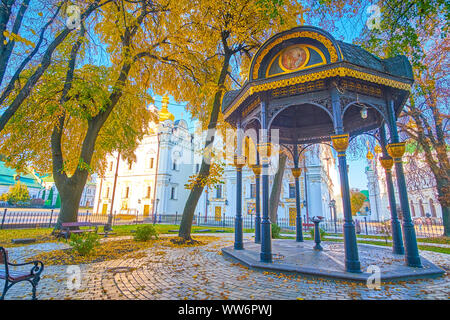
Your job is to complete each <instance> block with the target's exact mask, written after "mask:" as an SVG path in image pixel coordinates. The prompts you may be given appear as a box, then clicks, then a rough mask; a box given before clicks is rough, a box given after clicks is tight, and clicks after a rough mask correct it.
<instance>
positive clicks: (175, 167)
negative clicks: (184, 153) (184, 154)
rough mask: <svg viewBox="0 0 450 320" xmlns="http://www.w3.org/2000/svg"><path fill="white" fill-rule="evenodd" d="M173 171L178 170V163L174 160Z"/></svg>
mask: <svg viewBox="0 0 450 320" xmlns="http://www.w3.org/2000/svg"><path fill="white" fill-rule="evenodd" d="M172 170H177V161H176V160H173V162H172Z"/></svg>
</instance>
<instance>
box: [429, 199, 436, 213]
mask: <svg viewBox="0 0 450 320" xmlns="http://www.w3.org/2000/svg"><path fill="white" fill-rule="evenodd" d="M430 210H431V216H432V217H436V207H435V206H434V202H433V199H431V198H430Z"/></svg>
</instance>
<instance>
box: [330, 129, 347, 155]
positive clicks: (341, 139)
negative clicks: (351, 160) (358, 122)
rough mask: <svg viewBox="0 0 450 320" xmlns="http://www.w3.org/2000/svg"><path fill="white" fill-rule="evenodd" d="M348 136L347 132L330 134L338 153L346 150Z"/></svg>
mask: <svg viewBox="0 0 450 320" xmlns="http://www.w3.org/2000/svg"><path fill="white" fill-rule="evenodd" d="M348 138H349V135H348V133H345V134H338V135H335V136H331V142H332V143H333V148H334V149H335V150H336V151H337V152H339V153H341V152H345V150H347V147H348Z"/></svg>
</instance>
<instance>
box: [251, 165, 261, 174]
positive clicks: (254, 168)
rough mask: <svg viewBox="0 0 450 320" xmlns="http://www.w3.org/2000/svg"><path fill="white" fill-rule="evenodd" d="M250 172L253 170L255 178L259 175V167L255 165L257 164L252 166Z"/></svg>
mask: <svg viewBox="0 0 450 320" xmlns="http://www.w3.org/2000/svg"><path fill="white" fill-rule="evenodd" d="M252 170H253V173H254V174H255V176H259V175H260V174H261V166H260V165H257V164H255V165H253V166H252Z"/></svg>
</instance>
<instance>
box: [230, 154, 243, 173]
mask: <svg viewBox="0 0 450 320" xmlns="http://www.w3.org/2000/svg"><path fill="white" fill-rule="evenodd" d="M233 165H234V166H235V167H236V169H237V170H241V169H242V167H243V166H244V165H245V157H244V156H238V155H235V156H234V159H233Z"/></svg>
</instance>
